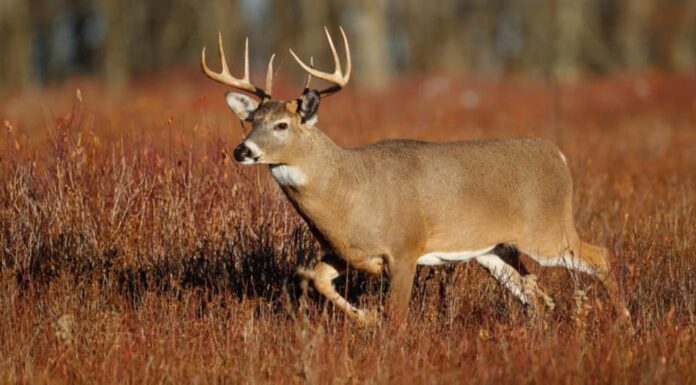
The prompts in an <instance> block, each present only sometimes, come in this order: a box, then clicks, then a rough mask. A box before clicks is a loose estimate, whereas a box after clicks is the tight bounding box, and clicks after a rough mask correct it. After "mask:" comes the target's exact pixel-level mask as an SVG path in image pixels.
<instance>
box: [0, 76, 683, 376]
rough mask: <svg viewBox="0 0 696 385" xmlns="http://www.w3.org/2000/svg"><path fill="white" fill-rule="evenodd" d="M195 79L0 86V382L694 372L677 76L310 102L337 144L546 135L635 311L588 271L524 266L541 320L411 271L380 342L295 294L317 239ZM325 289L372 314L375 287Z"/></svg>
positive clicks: (506, 301) (353, 282) (492, 297)
mask: <svg viewBox="0 0 696 385" xmlns="http://www.w3.org/2000/svg"><path fill="white" fill-rule="evenodd" d="M210 83H212V82H210V81H207V80H206V79H205V78H204V77H203V76H202V75H200V74H198V73H179V72H174V73H168V74H162V75H158V76H156V77H148V78H143V79H136V80H135V81H134V84H135V86H133V87H131V88H129V89H128V90H126V91H125V92H124V93H123V94H122V95H120V96H107V92H106V90H105V89H103V87H102V86H101V85H100V84H98V83H94V82H93V81H91V80H85V79H82V80H79V79H78V80H73V81H72V82H70V83H68V84H65V85H62V86H59V87H53V88H49V89H46V90H41V91H40V92H39V91H35V92H28V93H25V94H24V95H22V96H19V97H13V98H5V99H4V100H0V123H3V127H2V135H0V383H38V384H83V383H88V384H115V383H134V384H136V383H137V384H141V383H142V384H155V383H171V384H183V383H227V384H240V383H253V384H262V383H320V384H343V383H371V384H385V383H395V384H405V383H458V384H465V383H476V384H492V383H495V384H521V383H529V384H532V383H534V384H539V383H541V384H545V383H564V384H579V383H583V384H584V383H592V384H608V383H619V384H656V383H691V384H693V383H696V326H695V321H696V91H695V90H696V74H686V75H661V74H653V73H645V74H639V75H616V76H613V77H611V78H601V79H590V80H588V81H586V82H583V83H580V84H577V85H566V86H554V87H549V86H544V85H542V84H536V83H530V82H520V81H513V80H511V81H506V82H495V81H486V80H475V81H474V80H471V81H464V80H461V79H460V80H455V79H450V78H448V77H444V76H429V77H412V78H404V79H401V80H400V82H399V84H398V85H393V86H391V87H390V88H389V89H386V90H383V91H379V92H377V93H370V94H364V93H358V92H357V91H354V90H353V89H350V87H349V89H348V90H346V91H345V92H343V93H341V94H340V95H339V96H336V97H333V98H331V99H328V100H327V101H326V102H325V103H324V104H323V105H322V107H321V109H320V124H319V126H320V127H322V128H323V129H324V130H325V131H326V132H327V133H328V134H329V135H330V136H331V137H332V138H334V140H335V141H337V142H338V143H339V144H342V145H344V146H356V145H360V144H365V143H369V142H371V141H375V140H378V139H385V138H396V137H408V138H416V139H424V140H433V141H449V140H468V139H477V138H487V137H498V136H520V135H527V136H543V137H547V138H549V139H551V140H553V141H554V142H556V143H557V144H558V145H559V146H560V147H561V148H562V149H563V151H564V152H565V154H566V155H567V157H568V160H569V165H570V167H571V170H572V174H573V177H574V182H575V199H574V202H575V216H576V221H577V225H578V229H579V232H580V234H581V236H583V237H584V238H586V239H587V240H588V241H591V242H593V243H598V244H603V245H605V246H607V247H608V248H609V249H610V250H611V252H612V254H613V261H612V262H613V268H614V274H615V275H616V277H617V278H618V281H619V283H620V289H621V293H622V296H623V297H624V299H625V301H626V303H627V305H628V308H629V310H630V313H631V317H632V321H631V322H632V328H625V327H623V326H621V322H620V320H619V318H618V317H617V315H616V314H614V313H613V312H612V311H611V310H610V309H611V307H610V306H609V304H608V303H607V298H606V296H605V293H604V292H603V290H602V289H601V285H599V284H598V283H597V282H596V281H595V280H593V279H592V278H590V277H588V276H585V275H583V274H579V273H577V274H576V273H569V272H567V271H565V270H563V269H560V268H546V269H542V268H540V267H539V266H538V265H536V264H534V263H533V262H532V261H530V260H529V259H525V260H524V261H525V262H526V264H527V266H528V267H529V269H530V270H532V271H533V272H534V273H536V274H538V275H539V279H540V282H541V284H542V285H544V287H546V289H547V292H548V293H550V294H551V295H552V296H553V297H554V299H555V300H556V305H557V306H556V309H555V310H553V311H551V312H547V313H546V314H543V315H541V316H540V317H537V318H533V319H531V318H529V317H527V316H526V314H525V312H524V311H523V309H522V308H521V307H520V305H519V304H518V303H517V302H516V300H515V299H514V298H513V297H512V296H511V295H509V294H508V293H507V291H506V290H505V289H504V288H502V287H500V286H499V285H498V284H497V283H496V282H495V281H494V280H493V279H491V278H490V276H489V275H488V273H487V272H485V271H484V270H483V269H482V268H481V267H480V266H478V265H475V264H463V265H457V266H449V267H445V268H426V267H423V268H419V271H418V276H417V282H416V284H415V285H416V288H415V290H414V295H413V297H412V300H411V317H410V322H409V325H408V328H407V329H406V331H405V332H403V333H398V334H397V333H395V332H394V331H393V330H391V329H390V328H388V327H385V326H377V327H374V328H368V329H359V328H356V327H355V326H353V325H352V324H351V323H349V322H348V321H347V320H346V319H345V318H344V317H343V315H342V314H340V313H339V312H338V311H334V309H332V308H331V307H327V306H325V305H324V303H323V302H322V300H321V298H319V296H318V295H317V294H316V293H315V292H314V291H313V290H311V289H310V290H309V291H308V292H307V294H306V295H304V294H303V291H302V289H301V286H300V284H299V282H298V281H297V279H296V278H295V276H294V271H295V269H296V267H297V266H299V265H305V264H310V263H312V262H313V261H314V260H316V258H318V257H319V255H318V252H319V251H318V247H317V244H316V243H315V241H314V240H313V238H312V236H311V235H310V234H309V232H308V230H307V228H306V227H305V225H304V224H303V223H302V222H301V220H300V219H299V217H298V216H297V215H296V214H295V212H294V211H293V209H292V207H291V206H290V205H289V204H288V203H287V202H286V201H285V198H284V197H283V195H282V193H281V191H280V189H279V188H278V187H277V186H276V185H275V182H273V181H272V179H271V178H270V176H269V175H268V171H267V170H266V169H263V168H242V167H240V166H238V165H237V164H235V163H234V162H233V161H232V160H231V159H230V156H229V153H231V150H232V148H233V147H234V146H235V145H236V144H237V143H238V142H239V140H240V138H241V136H242V129H241V126H240V125H239V123H238V121H236V119H234V118H233V114H232V113H231V112H230V111H228V110H227V107H226V106H225V105H224V100H223V97H222V95H223V91H224V89H223V88H222V87H218V86H216V85H212V84H210ZM78 88H79V89H80V92H79V94H80V95H79V97H78V96H77V92H76V89H78ZM298 92H299V89H296V88H292V87H287V86H285V87H284V86H283V85H282V84H281V85H280V86H279V95H281V96H286V97H294V96H296V95H297V94H298ZM336 225H337V226H340V225H341V219H340V218H336ZM337 286H338V288H339V290H341V291H343V292H345V293H347V295H348V296H349V297H350V298H351V300H352V301H355V302H357V303H360V304H362V305H364V306H379V304H380V301H381V300H382V299H383V296H384V293H385V291H386V288H387V286H388V278H387V277H384V278H369V279H368V278H367V277H364V276H362V275H360V274H350V275H349V277H348V278H347V279H343V280H341V281H339V282H337ZM631 329H632V330H631Z"/></svg>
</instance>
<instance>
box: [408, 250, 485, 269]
mask: <svg viewBox="0 0 696 385" xmlns="http://www.w3.org/2000/svg"><path fill="white" fill-rule="evenodd" d="M494 248H495V246H490V247H486V248H483V249H480V250H472V251H455V252H432V253H428V254H424V255H422V256H421V257H420V258H418V260H416V263H417V264H419V265H430V266H434V265H445V264H448V263H461V262H467V261H470V260H472V259H474V258H476V257H480V256H483V255H487V254H490V252H491V250H493V249H494Z"/></svg>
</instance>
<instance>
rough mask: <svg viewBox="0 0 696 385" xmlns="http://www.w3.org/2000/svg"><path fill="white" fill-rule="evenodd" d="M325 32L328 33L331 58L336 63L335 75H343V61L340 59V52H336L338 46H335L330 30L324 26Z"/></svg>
mask: <svg viewBox="0 0 696 385" xmlns="http://www.w3.org/2000/svg"><path fill="white" fill-rule="evenodd" d="M324 32H325V33H326V39H327V40H329V47H330V48H331V56H333V61H334V65H335V68H334V75H339V74H341V75H342V74H343V68H341V60H339V59H338V52H336V46H334V43H333V39H331V35H330V34H329V29H328V28H326V26H324Z"/></svg>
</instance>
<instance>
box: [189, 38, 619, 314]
mask: <svg viewBox="0 0 696 385" xmlns="http://www.w3.org/2000/svg"><path fill="white" fill-rule="evenodd" d="M326 35H327V37H328V40H329V46H330V48H331V53H332V55H333V60H334V64H335V70H334V72H333V73H327V72H321V71H318V70H316V69H314V67H313V66H308V65H306V64H305V63H303V62H302V61H301V60H300V59H299V58H298V57H297V55H295V53H294V52H293V51H292V50H290V53H291V54H292V56H293V57H294V58H295V60H296V61H297V62H298V63H299V65H300V66H301V67H302V68H303V69H304V70H305V71H306V72H308V73H309V77H308V81H307V86H306V87H305V90H304V92H303V93H302V96H300V98H299V99H296V100H290V101H282V100H273V99H272V98H271V86H272V68H273V66H272V63H273V58H271V61H270V62H269V65H268V74H267V76H266V89H265V90H263V89H260V88H258V87H256V86H254V85H252V84H251V83H250V81H249V66H248V44H247V49H246V51H245V56H244V61H245V69H244V78H242V79H236V78H234V77H232V76H231V75H230V73H229V70H228V67H227V64H226V63H225V57H224V52H223V49H222V41H221V40H220V38H218V39H219V40H218V45H219V51H220V56H221V61H222V72H220V73H215V72H213V71H211V70H210V69H209V68H208V67H207V65H206V62H205V49H203V53H202V58H201V64H202V68H203V71H204V72H205V74H206V75H207V76H209V77H210V78H211V79H213V80H216V81H218V82H221V83H223V84H226V85H228V86H231V87H233V88H236V89H238V90H241V91H246V92H249V93H251V94H253V95H255V96H257V97H258V98H259V99H260V101H256V100H254V99H252V98H250V97H248V96H246V95H244V94H239V93H235V92H229V93H227V95H226V99H227V103H228V104H229V106H230V108H231V109H232V110H233V111H234V112H235V113H236V114H237V116H239V118H240V119H242V120H244V121H247V122H251V123H252V129H251V131H250V132H249V134H248V135H247V137H246V138H245V139H244V141H243V142H242V143H241V144H240V145H239V146H238V147H237V148H236V149H235V150H234V157H235V159H236V160H237V161H238V162H240V163H242V164H248V165H250V164H267V165H269V167H270V171H271V174H272V175H273V177H274V178H275V180H276V181H277V182H278V184H279V185H280V187H281V188H282V190H283V191H284V192H285V194H286V195H287V197H288V199H290V201H291V202H292V204H293V206H294V207H295V208H296V209H297V212H298V213H299V214H300V215H301V216H302V218H304V219H305V221H306V222H307V223H308V225H309V227H310V228H311V230H312V232H313V233H314V235H315V236H316V237H317V239H318V240H319V241H320V243H321V244H322V246H323V247H324V249H325V250H326V253H327V254H326V256H325V258H324V259H323V260H322V261H320V262H319V263H317V265H316V266H314V268H312V269H311V270H304V269H302V270H300V271H299V272H298V273H300V274H301V275H302V276H303V277H305V278H307V279H310V280H312V281H313V283H314V286H315V287H316V289H317V290H318V291H319V292H320V293H321V294H323V295H324V296H326V298H328V300H329V301H331V302H332V303H333V304H334V305H335V306H337V307H339V308H340V309H342V310H343V311H344V312H345V313H346V314H347V315H348V316H349V317H351V318H353V319H355V320H357V321H359V322H362V323H364V322H367V321H368V318H369V317H368V316H367V313H366V312H365V311H363V310H360V309H357V308H355V307H354V306H352V305H351V304H350V303H348V302H347V301H346V300H345V299H344V298H343V297H342V296H341V295H340V294H339V293H338V292H337V291H336V290H335V289H334V287H333V284H332V280H333V279H335V278H336V277H338V276H339V275H340V274H342V272H343V271H344V269H345V267H346V264H348V265H350V266H351V267H352V268H355V269H359V270H362V271H365V272H368V273H371V274H381V273H382V270H383V269H384V268H386V269H387V270H388V272H389V274H390V276H391V285H390V293H389V298H388V309H389V310H390V312H393V313H394V314H397V315H399V316H403V315H404V314H405V312H406V311H407V310H408V303H409V297H410V295H411V288H412V285H413V279H414V274H415V272H416V265H419V264H421V265H442V264H448V263H455V262H464V261H470V260H474V261H476V262H478V263H479V264H481V265H482V266H483V267H484V268H486V269H487V270H488V271H489V272H490V273H491V275H492V276H493V277H494V278H495V279H497V280H498V281H499V282H500V283H501V284H502V285H503V286H505V287H506V288H508V289H509V290H510V291H511V292H512V294H513V295H514V296H515V297H517V298H518V299H519V300H520V301H521V302H522V303H523V304H524V305H528V304H529V303H530V300H532V298H529V297H530V292H529V290H525V289H524V287H525V278H524V276H525V275H526V273H527V272H526V270H525V269H524V267H523V266H521V264H520V263H519V259H518V257H519V252H522V253H525V254H527V255H529V256H530V257H531V258H533V259H534V260H536V261H537V262H538V263H540V264H541V265H543V266H565V267H568V268H573V269H576V270H579V271H582V272H585V273H589V274H593V275H595V276H596V277H597V278H599V279H600V280H601V282H602V283H603V284H604V286H605V287H606V289H607V291H608V292H609V294H610V295H611V296H615V295H616V291H617V289H616V283H615V281H614V279H613V278H612V276H611V275H610V272H609V263H608V260H607V250H606V249H605V248H603V247H599V246H593V245H591V244H588V243H585V242H583V241H582V240H580V238H579V237H578V234H577V233H576V231H575V225H574V224H573V215H572V213H573V210H572V188H573V187H572V181H571V177H570V172H569V170H568V167H567V165H566V162H565V158H564V156H563V154H562V153H561V152H560V151H559V150H558V148H556V147H555V146H554V145H553V144H551V143H549V142H547V141H545V140H542V139H535V138H507V139H490V140H479V141H469V142H453V143H427V142H419V141H413V140H388V141H382V142H378V143H374V144H370V145H367V146H364V147H359V148H343V147H340V146H338V145H336V143H334V142H333V141H332V140H331V139H330V138H329V137H328V136H326V135H325V134H324V133H323V132H322V131H321V130H320V129H319V128H318V127H317V116H318V114H317V110H318V108H319V102H320V101H321V99H322V98H324V97H327V96H329V95H332V94H334V93H336V92H337V91H340V90H341V89H342V88H343V87H345V85H346V84H347V83H348V80H349V78H350V71H351V61H350V49H349V47H348V40H347V38H346V35H345V33H344V32H343V29H341V35H342V36H343V44H344V47H345V52H346V64H345V67H346V68H345V72H344V71H343V69H342V66H341V62H340V60H339V58H338V54H337V52H336V48H335V47H334V44H333V41H332V40H331V36H330V35H329V32H328V30H327V31H326ZM311 76H314V77H316V78H319V79H322V80H325V81H327V82H329V83H331V84H333V85H332V86H331V87H328V88H326V89H323V90H321V91H318V90H314V89H309V80H310V79H311Z"/></svg>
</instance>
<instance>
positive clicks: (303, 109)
mask: <svg viewBox="0 0 696 385" xmlns="http://www.w3.org/2000/svg"><path fill="white" fill-rule="evenodd" d="M320 99H321V96H319V92H317V91H316V90H310V91H307V92H305V93H304V94H302V97H300V99H298V101H297V112H298V113H299V114H300V117H301V118H302V123H303V124H307V125H309V126H313V125H315V124H317V120H318V118H319V115H318V114H317V111H319V100H320Z"/></svg>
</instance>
